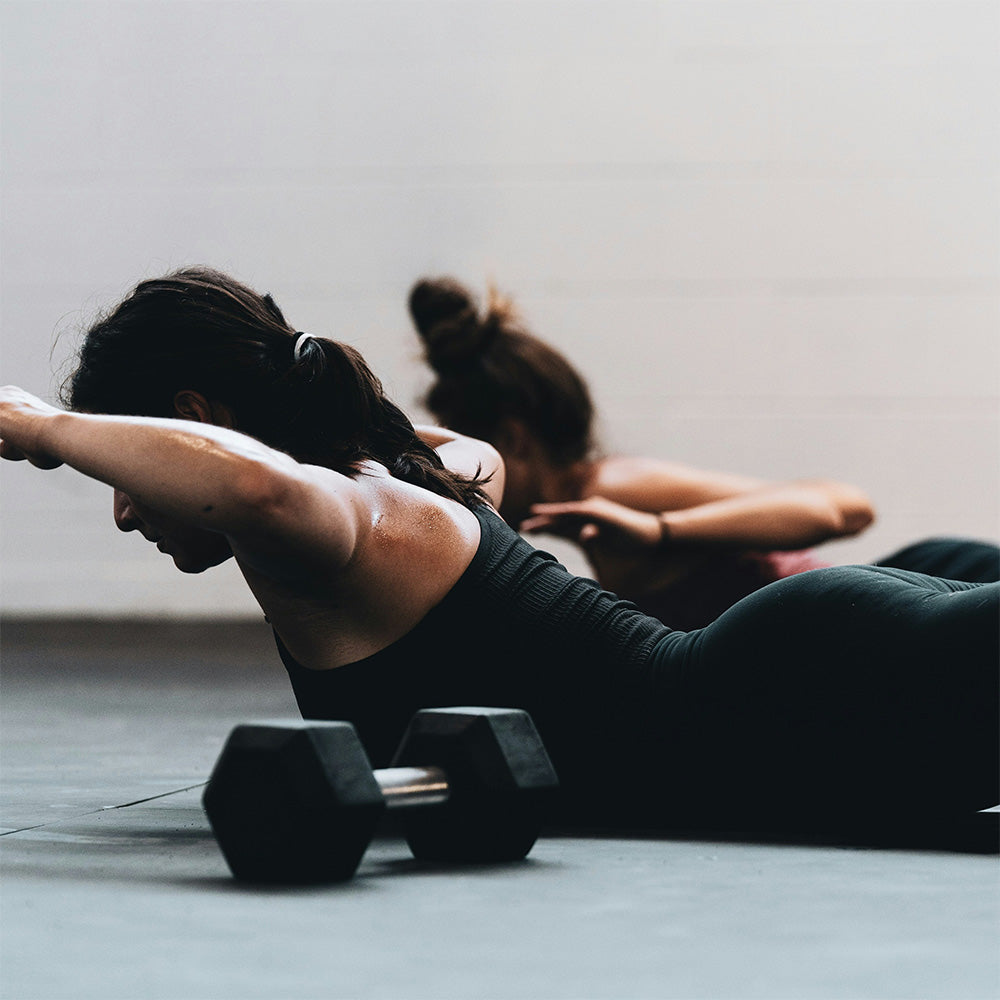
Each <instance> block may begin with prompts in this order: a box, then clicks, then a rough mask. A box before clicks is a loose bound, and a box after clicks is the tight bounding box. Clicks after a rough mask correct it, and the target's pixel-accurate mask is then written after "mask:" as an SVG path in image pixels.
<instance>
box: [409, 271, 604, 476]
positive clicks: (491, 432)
mask: <svg viewBox="0 0 1000 1000" xmlns="http://www.w3.org/2000/svg"><path fill="white" fill-rule="evenodd" d="M409 309H410V315H411V317H412V318H413V322H414V325H415V326H416V329H417V333H418V334H419V335H420V337H421V339H422V340H423V343H424V354H425V357H426V359H427V363H428V364H429V365H430V366H431V368H432V369H433V370H434V372H435V374H436V376H437V378H436V380H435V382H434V384H433V385H432V386H431V388H430V390H429V391H428V393H427V395H426V397H425V400H424V403H425V405H426V406H427V408H428V409H429V410H430V411H431V413H433V414H434V416H435V417H436V418H437V419H438V420H439V421H441V423H442V424H444V425H445V426H447V427H451V428H452V429H453V430H456V431H458V432H459V433H461V434H469V435H471V436H472V437H478V438H482V439H483V440H485V441H490V442H491V443H496V440H497V437H498V433H499V430H500V426H501V424H502V422H503V420H504V419H505V418H515V419H517V420H520V421H522V422H523V423H524V424H525V426H526V427H528V429H529V430H530V431H531V432H532V433H533V434H534V435H535V437H536V439H537V440H538V441H539V442H540V443H541V444H542V445H543V447H544V448H545V450H546V451H547V452H548V455H549V458H550V459H551V460H552V461H553V462H554V463H556V464H557V465H569V464H571V463H573V462H576V461H579V460H581V459H584V458H586V457H587V456H588V455H589V454H590V452H591V451H592V449H593V446H594V442H593V430H592V425H593V419H594V408H593V403H592V402H591V399H590V392H589V391H588V389H587V384H586V382H584V380H583V378H582V377H581V376H580V375H579V373H578V372H577V371H576V370H575V369H574V368H573V366H572V365H571V364H570V363H569V361H567V360H566V358H565V357H563V355H562V354H560V353H559V352H558V351H557V350H555V348H553V347H550V346H549V345H548V344H546V343H544V342H543V341H541V340H539V339H538V338H537V337H536V336H534V335H533V334H532V333H530V332H529V331H528V330H527V329H526V328H525V327H524V325H523V324H522V323H521V320H520V318H519V316H518V315H517V313H516V311H515V309H514V307H513V304H512V303H511V302H510V300H509V299H506V298H504V297H502V296H500V295H499V294H498V293H497V292H496V290H495V289H492V288H491V289H490V291H489V295H488V299H487V303H486V306H485V308H484V309H482V310H481V309H480V308H479V306H478V304H477V302H476V300H475V299H474V298H473V296H472V294H471V293H470V292H469V291H468V290H467V289H466V288H465V287H464V286H463V285H461V284H460V283H459V282H457V281H455V280H453V279H452V278H437V279H429V278H425V279H423V280H421V281H418V282H417V283H416V284H415V285H414V286H413V289H412V290H411V292H410V297H409Z"/></svg>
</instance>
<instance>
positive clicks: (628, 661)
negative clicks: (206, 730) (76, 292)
mask: <svg viewBox="0 0 1000 1000" xmlns="http://www.w3.org/2000/svg"><path fill="white" fill-rule="evenodd" d="M475 513H476V516H477V518H478V520H479V523H480V526H481V538H480V543H479V547H478V550H477V551H476V554H475V556H474V557H473V559H472V561H471V563H470V564H469V566H468V567H467V569H466V570H465V572H464V573H463V575H462V576H461V577H460V579H459V580H458V582H457V583H456V584H455V586H454V587H453V588H452V590H451V591H450V592H449V593H448V594H447V596H446V597H445V598H444V600H442V601H441V602H440V603H439V604H438V605H437V606H436V607H434V608H433V609H432V610H431V611H430V612H429V613H428V614H427V615H426V616H425V617H424V618H423V619H422V620H421V621H420V623H419V624H418V625H417V626H416V627H415V628H414V629H412V630H411V631H410V632H409V633H408V634H407V635H405V636H404V637H403V638H402V639H399V640H398V641H397V642H394V643H393V644H392V645H390V646H388V647H386V648H385V649H382V650H380V651H379V652H377V653H375V654H373V655H372V656H369V657H366V658H365V659H363V660H359V661H357V662H355V663H351V664H347V665H345V666H342V667H337V668H335V669H333V670H324V671H313V670H307V669H305V668H303V667H302V666H301V665H300V664H298V663H297V662H296V661H295V660H294V659H293V658H292V657H291V655H290V653H289V652H288V650H287V649H285V648H284V646H283V644H282V643H281V641H280V639H279V640H278V649H279V652H280V654H281V658H282V661H283V662H284V664H285V667H286V669H287V671H288V674H289V677H290V678H291V683H292V688H293V690H294V692H295V697H296V700H297V702H298V705H299V709H300V711H301V712H302V715H303V717H304V718H312V719H342V720H346V721H349V722H351V723H353V724H354V725H355V727H356V728H357V730H358V733H359V735H360V737H361V739H362V742H363V743H364V745H365V747H366V749H367V750H368V754H369V756H370V758H371V759H372V763H373V765H374V766H376V767H384V766H386V765H387V764H388V763H389V761H390V759H391V757H392V753H393V751H394V750H395V747H396V745H397V744H398V742H399V739H400V737H401V736H402V733H403V731H404V729H405V728H406V724H407V722H408V721H409V719H410V717H411V716H412V715H413V713H414V712H416V711H417V710H418V709H420V708H428V707H436V706H445V705H492V706H500V707H514V708H522V709H525V710H526V711H528V712H529V713H530V714H531V715H532V717H533V718H534V720H535V723H536V725H537V726H538V728H539V730H540V732H541V734H542V738H543V740H544V741H545V743H546V746H547V748H548V750H549V753H550V755H551V756H552V758H553V761H554V763H555V764H556V768H557V770H558V771H559V772H560V777H561V779H562V781H563V784H564V785H566V784H567V783H569V784H570V785H572V784H573V783H574V782H575V780H577V777H578V778H579V779H580V780H583V779H584V778H585V777H587V775H586V771H587V769H588V767H589V764H588V762H591V761H592V760H593V758H594V755H595V753H598V747H599V746H600V747H602V749H600V751H599V755H600V756H601V757H602V759H604V758H605V757H606V753H607V747H608V745H609V743H610V742H612V740H610V739H608V737H611V736H612V732H611V731H614V733H613V735H614V740H613V742H614V744H615V745H616V746H617V747H618V748H619V750H620V751H621V752H625V750H626V744H627V743H628V742H629V741H628V739H627V733H628V732H629V730H630V729H631V727H632V726H633V725H634V723H635V721H636V720H635V710H636V708H637V706H638V705H639V704H641V702H642V700H643V698H644V697H645V695H646V694H648V692H644V690H643V688H644V683H643V677H644V673H645V669H644V668H645V666H646V663H647V660H648V657H649V654H650V652H651V651H652V649H653V648H654V647H655V646H656V644H657V643H658V642H659V641H660V640H661V639H662V638H663V637H664V636H665V635H667V634H669V633H670V631H671V630H670V629H668V628H667V627H666V626H664V625H663V624H662V623H661V622H659V621H657V620H656V619H655V618H650V617H649V616H647V615H644V614H642V613H640V612H638V611H636V609H635V607H634V606H633V605H632V604H630V603H628V602H625V601H621V600H619V599H618V598H616V597H615V596H614V595H613V594H610V593H608V592H607V591H604V590H602V589H601V588H600V587H599V586H598V585H597V584H596V583H595V582H594V581H592V580H589V579H586V578H581V577H577V576H574V575H573V574H571V573H570V572H569V571H568V570H567V569H566V568H565V567H564V566H562V565H561V564H560V563H559V562H558V561H557V560H556V559H555V558H554V557H553V556H551V555H549V554H548V553H546V552H542V551H540V550H538V549H536V548H534V547H533V546H532V545H530V544H529V543H528V542H526V541H525V540H524V539H523V538H521V537H520V536H519V535H518V534H517V533H516V532H514V531H513V530H512V529H511V528H510V527H508V525H507V524H506V523H505V522H504V521H503V520H502V519H501V518H500V517H499V516H498V515H497V514H496V513H494V512H493V511H492V510H490V509H489V508H486V507H480V508H478V509H476V511H475ZM675 635H678V636H679V635H680V634H679V633H675ZM609 730H611V731H609ZM602 734H603V735H602ZM615 756H618V753H616V754H615ZM602 769H603V766H602Z"/></svg>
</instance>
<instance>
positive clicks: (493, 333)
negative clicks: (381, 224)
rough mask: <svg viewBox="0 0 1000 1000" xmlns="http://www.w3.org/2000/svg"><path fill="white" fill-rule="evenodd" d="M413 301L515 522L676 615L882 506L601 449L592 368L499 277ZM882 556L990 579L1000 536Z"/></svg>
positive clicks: (997, 572) (853, 528) (673, 619)
mask: <svg viewBox="0 0 1000 1000" xmlns="http://www.w3.org/2000/svg"><path fill="white" fill-rule="evenodd" d="M409 310H410V315H411V317H412V318H413V322H414V325H415V327H416V330H417V332H418V334H419V335H420V338H421V340H422V341H423V345H424V352H425V357H426V359H427V362H428V364H429V365H430V367H431V368H432V369H433V371H434V374H435V381H434V383H433V385H432V386H431V388H430V390H429V392H428V393H427V396H426V399H425V403H426V406H427V408H428V409H429V410H430V412H431V413H432V414H433V415H434V417H435V418H436V419H437V420H438V421H440V422H441V423H442V424H444V425H445V426H447V427H450V428H452V429H454V430H456V431H459V432H461V433H463V434H467V435H470V436H472V437H475V438H479V439H482V440H484V441H488V442H490V443H491V444H492V445H493V446H494V447H495V448H496V449H497V450H498V451H499V452H500V454H501V455H502V457H503V460H504V467H505V470H506V485H505V488H504V496H503V502H502V505H501V508H500V513H501V514H502V516H503V517H504V519H505V520H506V521H507V523H508V524H510V525H511V526H512V527H515V528H517V529H518V530H520V531H522V532H526V533H544V532H548V533H551V534H554V535H557V536H560V537H563V538H566V539H569V540H571V541H573V542H575V543H576V544H578V545H579V546H580V548H581V549H582V550H583V552H584V553H585V555H586V557H587V560H588V562H589V564H590V567H591V569H592V571H593V573H594V576H595V577H596V579H597V580H598V582H599V583H601V585H602V586H604V587H606V588H607V589H608V590H611V591H614V592H615V593H616V594H618V595H619V596H620V597H624V598H626V599H628V600H631V601H633V602H635V603H636V604H637V605H638V606H639V607H640V608H641V609H642V610H644V611H646V612H647V613H648V614H652V615H655V616H656V617H658V618H660V619H662V620H663V621H665V622H669V623H670V624H671V625H672V626H674V627H676V628H683V629H690V628H700V627H702V626H704V625H707V624H709V622H712V621H714V620H715V619H716V618H717V617H718V616H719V615H720V614H721V613H722V612H723V611H725V610H726V609H727V608H729V607H731V606H732V605H733V604H735V603H736V602H737V601H739V600H740V599H741V598H743V597H745V596H747V595H748V594H750V593H753V592H754V591H755V590H758V589H759V588H761V587H763V586H765V585H766V584H768V583H773V582H775V581H776V580H780V579H784V578H785V577H788V576H792V575H794V574H797V573H801V572H803V571H805V570H810V569H817V568H820V567H823V566H828V565H830V564H829V563H828V562H826V561H824V560H823V559H822V558H821V557H819V556H817V555H816V554H815V553H814V552H812V551H811V549H812V548H813V547H815V546H817V545H820V544H822V543H823V542H828V541H832V540H834V539H838V538H846V537H849V536H852V535H856V534H858V533H859V532H862V531H864V530H865V529H866V528H867V527H868V526H869V525H870V524H871V523H872V521H873V520H874V517H875V512H874V509H873V507H872V504H871V501H870V500H869V498H868V497H867V496H866V495H865V494H864V493H863V492H862V491H861V490H860V489H859V488H858V487H856V486H852V485H849V484H846V483H841V482H836V481H834V480H831V479H805V480H798V481H793V482H769V481H766V480H764V479H759V478H756V477H753V476H747V475H738V474H734V473H728V472H716V471H707V470H704V469H699V468H694V467H692V466H689V465H685V464H681V463H677V462H671V461H667V460H665V459H661V458H653V457H649V456H633V455H606V454H603V453H602V452H601V451H600V450H599V448H598V447H597V444H596V441H595V438H594V429H593V425H594V417H595V413H594V406H593V402H592V399H591V395H590V392H589V389H588V387H587V384H586V382H585V380H584V379H583V377H582V376H581V375H580V373H579V372H578V371H577V370H576V369H575V368H574V367H573V365H572V364H571V363H570V362H569V361H568V360H567V359H566V358H565V357H564V356H563V355H562V354H561V353H559V352H558V351H557V350H555V349H554V348H553V347H551V346H550V345H549V344H546V343H545V342H544V341H542V340H540V339H539V338H538V337H536V336H535V335H534V334H533V333H531V331H530V330H529V329H528V328H527V327H526V326H525V324H524V323H523V321H522V320H521V319H520V317H519V316H518V314H517V311H516V310H515V308H514V306H513V304H512V303H511V301H510V300H509V299H507V298H504V297H502V296H500V295H498V294H497V292H496V291H495V290H493V289H491V290H490V292H489V295H488V298H487V301H486V304H485V307H484V308H480V306H479V304H478V303H477V301H476V299H475V297H474V296H473V295H472V293H471V292H470V291H469V290H468V289H467V288H466V287H464V286H463V285H462V284H460V283H459V282H457V281H455V280H453V279H451V278H440V279H424V280H421V281H419V282H417V283H416V284H415V286H414V287H413V289H412V291H411V293H410V296H409ZM879 565H886V566H894V567H897V568H902V569H911V570H916V571H918V572H923V573H929V574H931V575H936V576H943V577H947V578H951V579H959V580H970V581H992V580H997V579H998V578H1000V550H998V549H997V547H996V546H995V545H989V544H985V543H979V542H974V541H970V540H964V539H946V538H940V539H929V540H927V541H924V542H919V543H917V544H915V545H912V546H908V547H907V548H906V549H904V550H902V551H901V552H898V553H895V554H894V555H893V556H890V557H888V558H887V559H884V560H880V561H879Z"/></svg>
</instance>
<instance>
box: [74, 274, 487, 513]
mask: <svg viewBox="0 0 1000 1000" xmlns="http://www.w3.org/2000/svg"><path fill="white" fill-rule="evenodd" d="M181 389H194V390H196V391H198V392H200V393H202V394H203V395H204V396H205V397H206V398H208V399H211V400H216V401H218V402H220V403H224V404H225V405H226V406H228V407H229V408H230V410H231V411H232V413H233V415H234V419H235V423H236V427H237V429H239V430H240V431H242V432H243V433H246V434H249V435H250V436H252V437H255V438H257V439H259V440H260V441H263V442H264V443H265V444H268V445H270V446H271V447H273V448H276V449H278V450H280V451H284V452H287V453H288V454H290V455H292V457H294V458H296V459H297V460H298V461H300V462H306V463H310V464H315V465H322V466H325V467H327V468H331V469H334V470H336V471H338V472H341V473H343V474H345V475H356V474H357V470H356V468H355V464H356V463H357V462H360V461H365V460H374V461H377V462H381V463H382V464H383V465H385V466H386V467H387V468H388V469H389V471H390V472H391V473H392V475H393V476H395V477H397V478H399V479H402V480H404V481H405V482H409V483H413V484H414V485H416V486H421V487H423V488H424V489H427V490H430V491H431V492H433V493H436V494H438V495H440V496H444V497H447V498H448V499H452V500H457V501H459V502H460V503H463V504H465V505H467V506H472V505H474V504H476V503H478V502H481V501H483V500H485V499H486V497H485V494H484V493H483V490H482V482H483V481H482V480H480V479H478V478H472V479H468V478H466V477H464V476H461V475H458V474H457V473H454V472H451V471H450V470H448V469H446V468H445V467H444V465H443V463H442V462H441V460H440V458H439V457H438V455H437V453H436V452H435V451H434V450H433V449H431V448H430V447H428V446H427V445H426V444H424V443H423V442H422V441H421V440H420V439H419V438H418V437H417V434H416V432H415V430H414V428H413V425H412V424H411V423H410V421H409V419H408V418H407V417H406V415H405V414H404V413H403V412H402V411H401V410H400V409H399V408H398V407H397V406H396V405H395V404H394V403H392V402H391V401H390V400H389V399H388V397H386V395H385V393H384V391H383V388H382V384H381V382H380V381H379V380H378V379H377V378H376V377H375V375H374V374H373V373H372V371H371V370H370V369H369V368H368V365H367V364H366V363H365V361H364V359H363V358H362V357H361V355H360V354H359V353H358V352H357V351H356V350H355V349H354V348H352V347H349V346H348V345H347V344H341V343H337V342H336V341H332V340H325V339H322V338H319V337H313V336H311V335H309V334H304V333H301V332H299V331H296V330H294V329H293V328H292V327H291V326H290V325H289V324H288V323H287V321H286V320H285V318H284V316H283V315H282V312H281V310H280V309H279V308H278V306H277V304H276V303H275V301H274V299H272V298H271V296H270V295H263V296H262V295H259V294H257V293H256V292H254V291H253V290H251V289H250V288H248V287H246V286H245V285H242V284H240V283H239V282H237V281H235V280H234V279H232V278H229V277H228V276H226V275H224V274H221V273H219V272H217V271H212V270H208V269H204V268H190V269H185V270H182V271H177V272H175V273H173V274H170V275H167V276H166V277H164V278H160V279H154V280H151V281H145V282H142V283H141V284H140V285H138V286H137V287H136V288H135V289H134V290H133V291H132V292H131V294H130V295H129V296H128V297H126V299H125V300H124V301H123V302H121V303H120V304H119V305H118V306H117V307H116V308H115V309H114V310H112V311H111V312H110V313H109V314H108V315H106V316H105V317H103V318H102V319H100V320H99V321H98V322H97V323H95V324H94V325H93V326H92V327H91V329H90V330H89V331H88V332H87V334H86V336H85V339H84V341H83V344H82V346H81V348H80V352H79V357H78V363H77V366H76V368H75V370H74V371H73V372H72V374H71V375H70V377H69V378H68V379H67V381H66V382H65V383H64V385H63V390H62V397H63V400H64V402H65V403H66V404H67V405H68V406H69V407H70V408H71V409H75V410H85V411H90V412H95V413H123V414H135V415H141V416H172V415H173V412H174V411H173V400H174V396H175V395H176V393H177V392H178V391H180V390H181Z"/></svg>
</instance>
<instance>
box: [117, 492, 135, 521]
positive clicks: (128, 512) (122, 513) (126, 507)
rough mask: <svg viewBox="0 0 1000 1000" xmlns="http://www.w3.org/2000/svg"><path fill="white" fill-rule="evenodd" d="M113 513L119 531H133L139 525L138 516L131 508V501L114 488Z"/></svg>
mask: <svg viewBox="0 0 1000 1000" xmlns="http://www.w3.org/2000/svg"><path fill="white" fill-rule="evenodd" d="M114 513H115V524H117V525H118V530H119V531H135V530H136V528H138V527H139V518H138V517H136V513H135V511H134V510H133V509H132V501H131V500H130V499H129V498H128V496H127V495H126V494H124V493H122V492H121V491H120V490H115V504H114Z"/></svg>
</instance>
